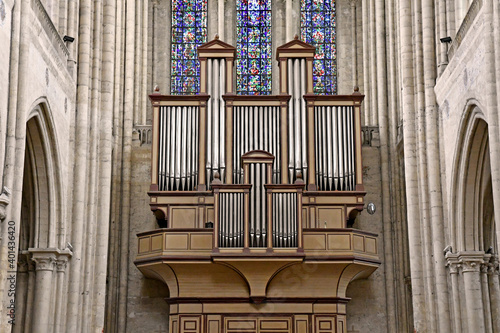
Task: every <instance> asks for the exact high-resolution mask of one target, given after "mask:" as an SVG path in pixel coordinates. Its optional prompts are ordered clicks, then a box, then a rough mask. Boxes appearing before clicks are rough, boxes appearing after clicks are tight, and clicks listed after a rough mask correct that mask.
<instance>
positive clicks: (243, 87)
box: [236, 0, 272, 95]
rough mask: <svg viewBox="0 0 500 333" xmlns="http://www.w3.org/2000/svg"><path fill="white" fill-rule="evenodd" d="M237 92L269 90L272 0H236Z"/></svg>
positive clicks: (259, 93)
mask: <svg viewBox="0 0 500 333" xmlns="http://www.w3.org/2000/svg"><path fill="white" fill-rule="evenodd" d="M236 30H237V46H236V57H237V60H236V91H237V93H238V94H240V95H269V94H270V93H271V64H272V62H271V59H272V58H271V57H272V51H271V0H237V2H236Z"/></svg>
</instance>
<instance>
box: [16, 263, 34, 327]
mask: <svg viewBox="0 0 500 333" xmlns="http://www.w3.org/2000/svg"><path fill="white" fill-rule="evenodd" d="M28 256H29V255H27V254H23V253H19V256H18V259H17V286H16V321H15V324H14V325H13V326H12V332H14V333H22V332H25V331H26V330H25V327H24V320H25V318H26V309H27V307H28V306H29V304H28V303H27V299H26V297H27V296H28V282H29V275H28V268H29V260H30V259H29V257H28Z"/></svg>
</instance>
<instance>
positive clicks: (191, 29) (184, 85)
mask: <svg viewBox="0 0 500 333" xmlns="http://www.w3.org/2000/svg"><path fill="white" fill-rule="evenodd" d="M206 41H207V0H172V53H171V56H172V61H171V89H170V90H171V93H172V95H190V94H196V93H198V92H199V91H200V62H199V60H198V54H197V52H196V49H197V47H198V46H200V45H201V44H203V43H205V42H206Z"/></svg>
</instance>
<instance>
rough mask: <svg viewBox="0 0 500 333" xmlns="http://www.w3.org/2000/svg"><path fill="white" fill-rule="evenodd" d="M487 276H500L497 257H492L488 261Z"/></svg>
mask: <svg viewBox="0 0 500 333" xmlns="http://www.w3.org/2000/svg"><path fill="white" fill-rule="evenodd" d="M488 275H500V267H499V262H498V257H497V256H494V257H493V258H491V260H490V263H489V265H488Z"/></svg>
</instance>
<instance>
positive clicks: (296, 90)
mask: <svg viewBox="0 0 500 333" xmlns="http://www.w3.org/2000/svg"><path fill="white" fill-rule="evenodd" d="M288 92H289V94H290V95H291V99H290V102H289V107H288V110H289V111H288V115H289V116H288V172H289V179H290V182H292V183H293V182H294V181H295V180H296V179H297V173H298V172H302V174H303V177H304V179H307V169H308V168H307V134H306V103H305V101H304V98H303V96H304V94H305V93H306V60H305V59H288Z"/></svg>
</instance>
